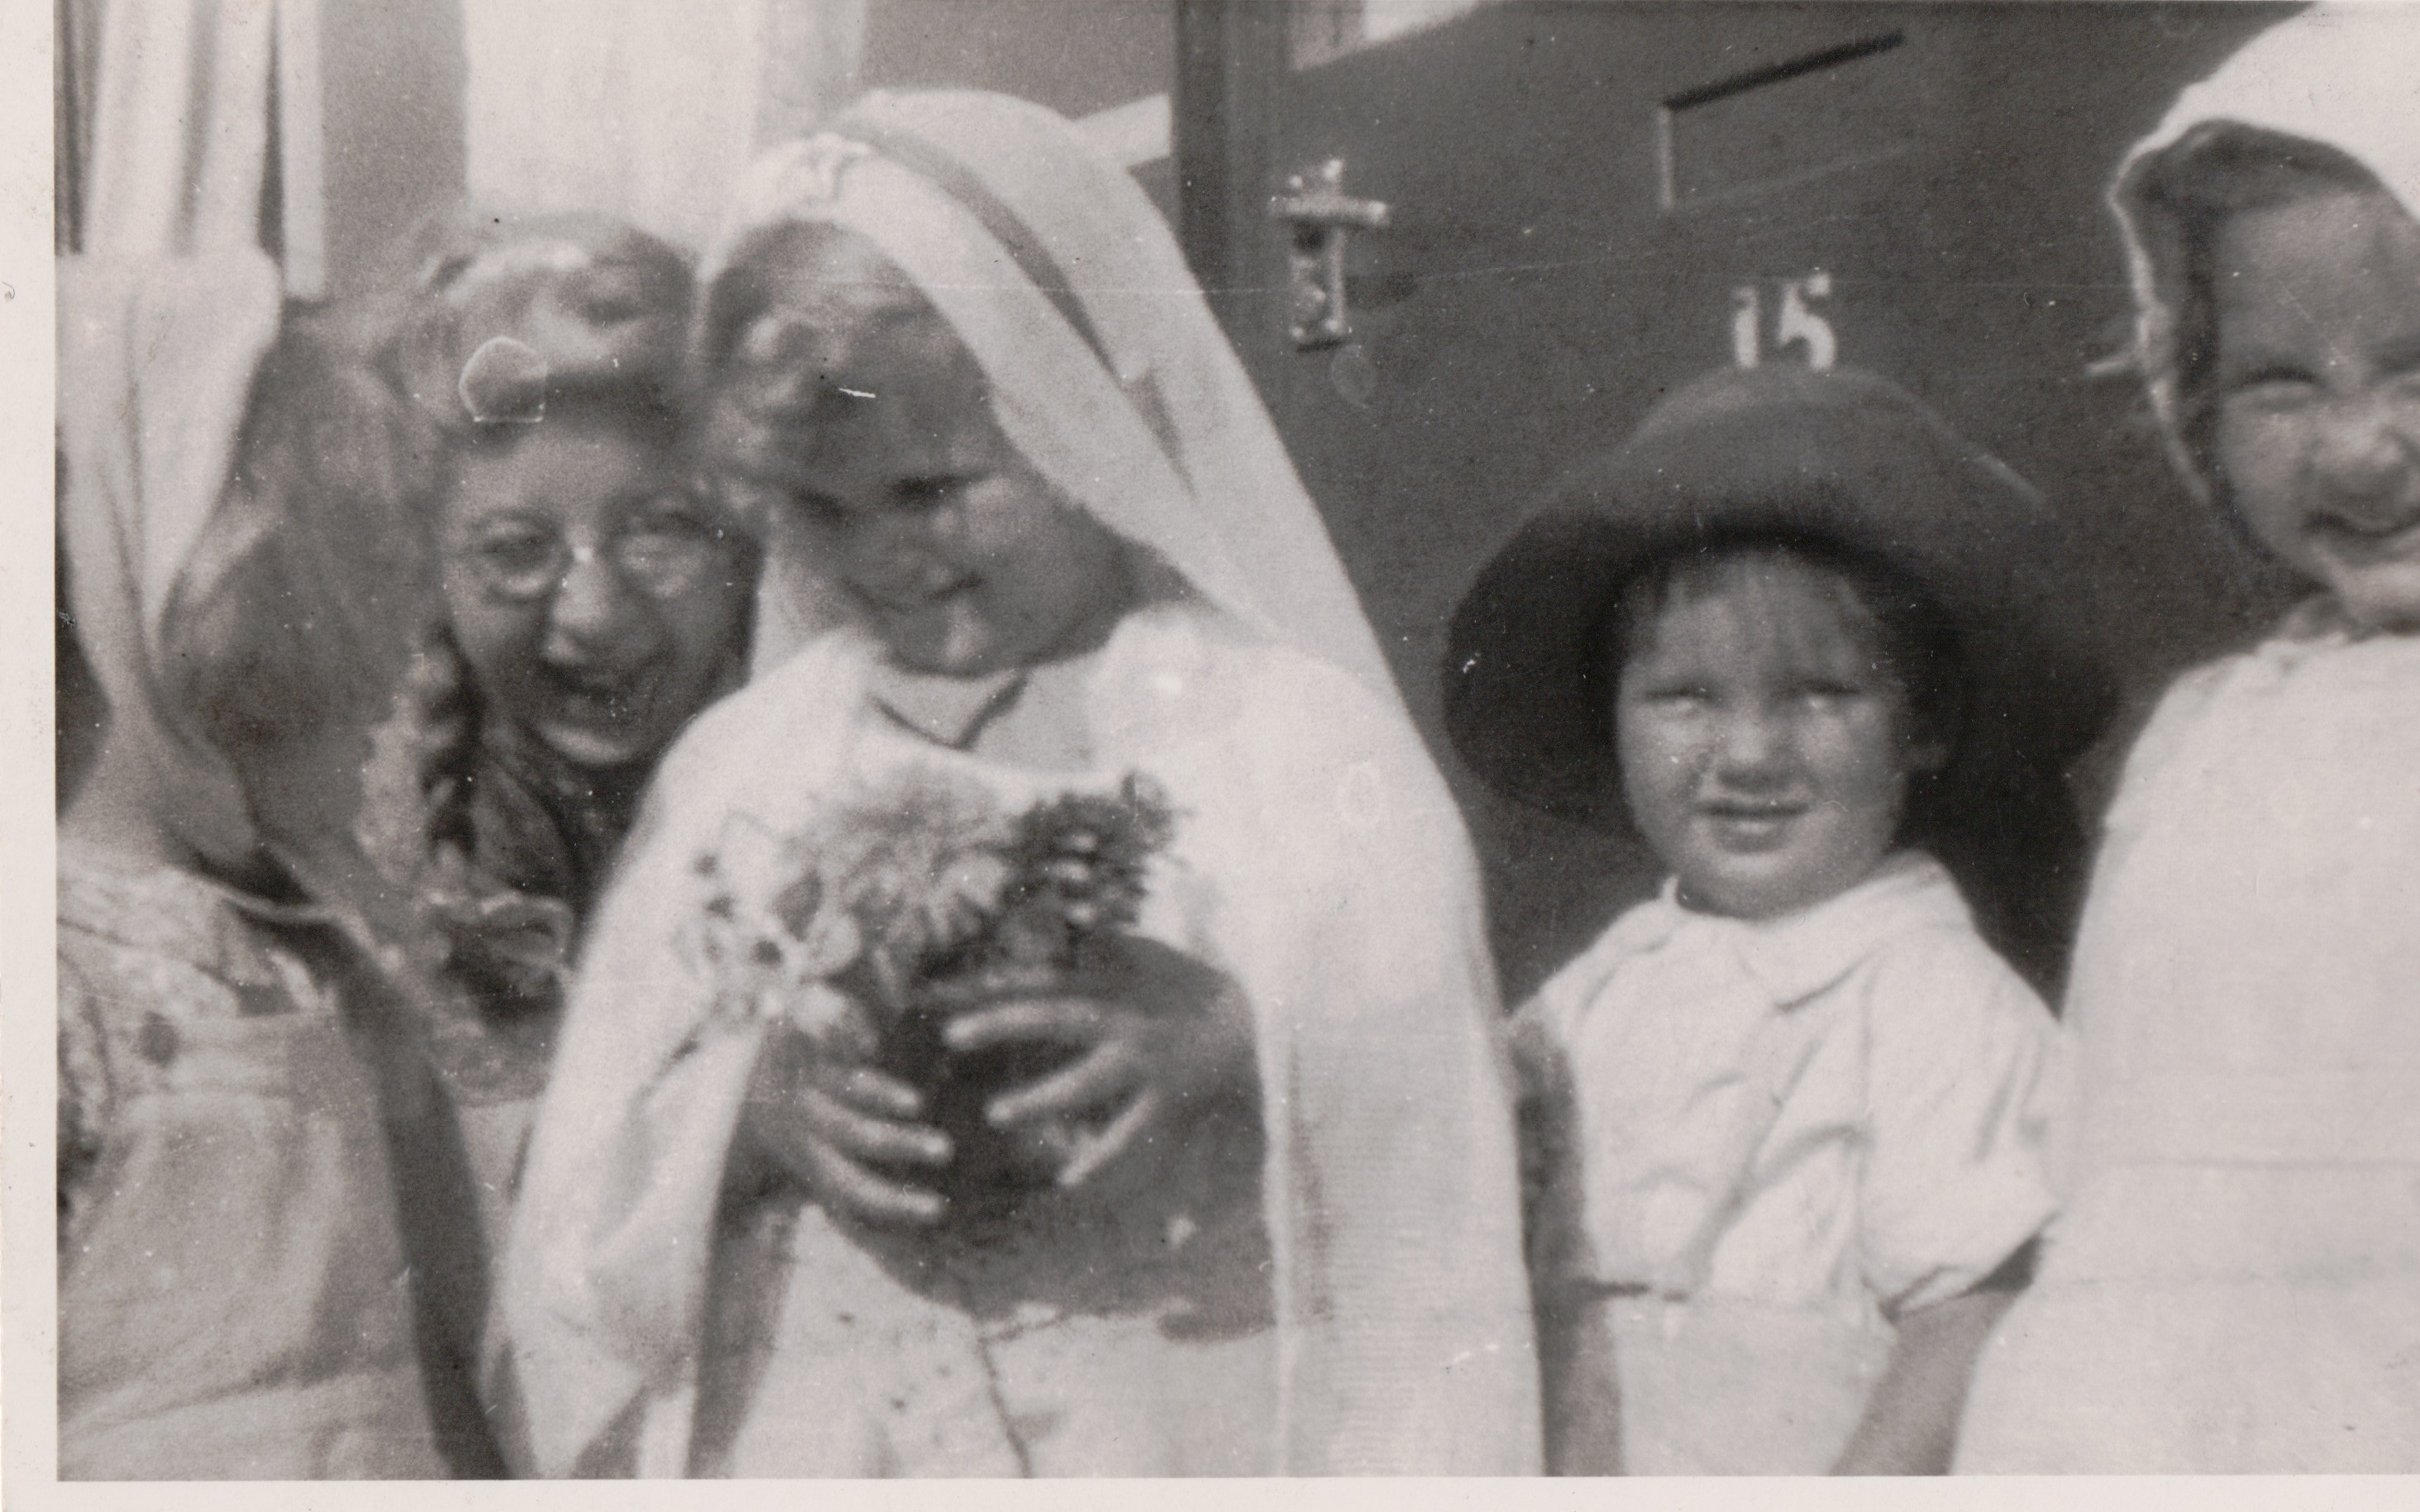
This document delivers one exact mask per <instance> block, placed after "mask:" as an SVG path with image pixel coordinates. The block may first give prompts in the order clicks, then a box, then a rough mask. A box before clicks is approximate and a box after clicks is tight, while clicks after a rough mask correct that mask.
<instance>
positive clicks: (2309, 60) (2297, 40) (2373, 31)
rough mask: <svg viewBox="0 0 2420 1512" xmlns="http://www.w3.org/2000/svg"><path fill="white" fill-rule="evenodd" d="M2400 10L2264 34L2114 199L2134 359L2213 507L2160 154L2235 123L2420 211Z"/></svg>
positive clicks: (2195, 93)
mask: <svg viewBox="0 0 2420 1512" xmlns="http://www.w3.org/2000/svg"><path fill="white" fill-rule="evenodd" d="M2415 20H2420V18H2415V16H2414V15H2413V14H2412V11H2411V10H2410V9H2409V8H2406V7H2402V6H2377V7H2368V6H2361V7H2349V6H2320V7H2317V8H2313V9H2311V10H2308V11H2305V12H2304V13H2302V14H2301V15H2298V16H2296V17H2294V18H2293V19H2292V20H2290V21H2287V22H2283V23H2280V24H2278V25H2277V26H2275V27H2273V28H2272V29H2270V30H2269V31H2266V32H2263V33H2262V34H2261V35H2260V36H2259V37H2258V38H2257V39H2254V40H2253V41H2252V42H2251V43H2250V44H2249V45H2247V46H2245V47H2244V48H2243V49H2242V51H2241V52H2238V53H2237V54H2235V55H2234V56H2232V57H2230V58H2228V59H2227V60H2226V63H2225V64H2223V65H2221V66H2220V68H2219V69H2218V71H2216V72H2215V73H2212V74H2211V76H2210V77H2209V78H2208V79H2205V80H2203V81H2202V82H2201V83H2200V84H2197V85H2193V86H2192V87H2191V88H2189V89H2187V90H2185V91H2184V93H2182V94H2181V95H2179V96H2178V97H2177V102H2176V104H2175V105H2174V106H2172V107H2171V108H2170V109H2169V111H2168V114H2167V116H2166V118H2165V119H2164V120H2162V121H2161V122H2160V125H2159V129H2158V130H2157V131H2153V132H2152V133H2151V134H2150V135H2149V136H2147V137H2145V138H2144V139H2143V140H2142V141H2140V142H2138V143H2136V144H2135V145H2134V148H2133V151H2131V152H2129V153H2128V154H2127V155H2126V161H2125V162H2124V164H2123V165H2122V166H2120V167H2119V168H2118V178H2117V182H2116V183H2115V184H2113V185H2112V186H2111V188H2110V191H2109V203H2110V208H2112V209H2114V210H2115V211H2116V212H2117V215H2118V227H2119V229H2120V230H2121V231H2122V232H2123V233H2124V235H2125V238H2126V260H2127V266H2128V270H2129V272H2130V273H2131V275H2132V277H2133V285H2134V311H2135V315H2134V339H2135V360H2136V364H2137V365H2138V367H2139V368H2140V369H2141V371H2142V373H2143V377H2144V381H2145V383H2146V384H2147V385H2148V387H2149V390H2150V394H2151V406H2152V409H2154V411H2156V413H2157V414H2158V416H2159V420H2160V426H2161V430H2162V432H2163V433H2164V437H2165V439H2166V441H2167V445H2168V454H2169V456H2170V458H2171V459H2172V460H2173V461H2174V462H2175V463H2176V466H2177V471H2178V472H2179V473H2180V474H2181V475H2182V476H2183V478H2184V480H2185V483H2186V485H2187V486H2189V487H2191V488H2192V489H2193V490H2194V492H2195V495H2196V496H2197V497H2199V498H2200V499H2202V500H2203V501H2208V500H2209V499H2210V498H2211V480H2210V479H2209V478H2208V477H2207V476H2205V475H2204V474H2203V471H2202V467H2201V463H2200V462H2199V461H2198V460H2197V459H2196V458H2195V456H2194V455H2192V453H2191V451H2190V450H2189V449H2188V448H2187V446H2186V445H2185V442H2184V439H2183V436H2182V434H2181V432H2180V416H2179V415H2178V412H2177V397H2178V396H2177V362H2176V358H2177V354H2176V337H2177V318H2178V314H2179V308H2178V307H2179V301H2180V296H2181V294H2182V287H2181V285H2182V280H2183V277H2184V256H2185V248H2184V244H2183V235H2182V228H2181V227H2180V226H2179V225H2178V224H2176V219H2175V217H2174V215H2173V214H2172V213H2171V212H2169V211H2168V210H2166V209H2165V208H2164V207H2162V206H2161V205H2160V204H2159V203H2158V202H2157V201H2155V200H2154V199H2152V198H2151V197H2150V196H2149V194H2148V193H2146V191H2147V190H2148V188H2149V184H2150V181H2151V178H2152V177H2153V176H2152V173H2151V171H2150V170H2151V168H2152V167H2153V165H2154V164H2155V163H2156V162H2157V161H2158V159H2159V157H2160V155H2161V154H2162V153H2164V152H2165V151H2166V150H2167V149H2168V148H2170V147H2174V146H2176V145H2177V143H2178V142H2179V141H2180V140H2181V139H2182V138H2183V137H2184V136H2185V134H2186V133H2187V132H2189V131H2193V129H2194V128H2195V127H2197V126H2202V125H2205V124H2207V123H2210V122H2213V121H2227V122H2233V123H2236V124H2239V125H2242V126H2245V127H2250V128H2253V129H2255V130H2257V131H2271V132H2275V133H2277V134H2279V135H2282V136H2291V137H2301V138H2303V139H2304V140H2306V141H2312V142H2320V143H2324V144H2326V145H2327V146H2329V147H2335V149H2336V150H2338V151H2339V152H2342V153H2344V154H2346V155H2347V156H2349V157H2350V158H2352V159H2353V160H2354V161H2356V162H2359V163H2361V164H2362V166H2364V167H2366V168H2367V169H2368V170H2369V171H2370V172H2371V173H2373V174H2376V175H2377V176H2378V179H2379V181H2380V182H2381V184H2383V185H2385V187H2386V190H2387V192H2388V193H2391V194H2393V195H2394V196H2395V197H2396V198H2397V200H2399V201H2401V202H2402V205H2403V208H2405V209H2406V210H2407V211H2411V212H2412V213H2414V214H2420V24H2415Z"/></svg>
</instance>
